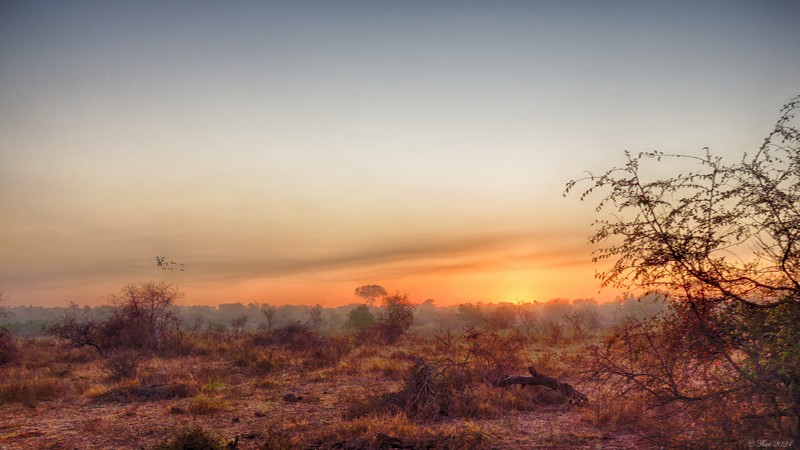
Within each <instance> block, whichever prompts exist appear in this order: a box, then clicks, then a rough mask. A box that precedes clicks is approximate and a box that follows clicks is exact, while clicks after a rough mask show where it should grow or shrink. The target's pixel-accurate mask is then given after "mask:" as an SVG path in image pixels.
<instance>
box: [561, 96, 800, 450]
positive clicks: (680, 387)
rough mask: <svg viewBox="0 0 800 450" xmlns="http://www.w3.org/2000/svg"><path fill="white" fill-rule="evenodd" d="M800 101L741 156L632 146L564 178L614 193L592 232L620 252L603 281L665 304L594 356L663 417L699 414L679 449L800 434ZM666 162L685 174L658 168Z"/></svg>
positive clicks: (600, 368)
mask: <svg viewBox="0 0 800 450" xmlns="http://www.w3.org/2000/svg"><path fill="white" fill-rule="evenodd" d="M798 109H800V97H795V98H794V99H792V100H791V101H790V102H789V103H787V104H786V105H785V106H784V107H783V109H782V111H781V116H780V118H779V119H778V121H777V122H776V124H775V127H774V128H773V130H772V131H771V132H770V134H769V135H768V136H767V138H766V139H765V140H764V142H763V144H762V145H761V146H760V147H759V148H757V149H754V150H755V151H754V152H752V153H750V154H744V155H742V157H741V159H740V160H739V161H738V162H735V163H728V162H723V158H722V157H719V156H715V155H714V154H712V152H711V151H710V150H709V149H705V150H706V151H705V154H704V155H700V156H698V155H674V154H665V153H663V152H658V151H654V152H643V153H639V154H631V153H629V152H626V154H625V156H626V158H627V162H626V164H625V165H624V166H622V167H614V168H612V169H610V170H608V171H606V172H605V173H603V174H600V175H592V174H590V175H589V176H588V177H586V178H584V179H582V180H574V181H571V182H569V183H568V184H567V191H569V190H570V189H572V188H574V187H575V186H576V185H577V184H578V183H580V182H588V184H589V185H588V186H587V187H586V189H584V191H583V193H582V195H581V198H582V199H583V198H586V197H587V196H589V195H591V194H592V193H594V192H598V191H605V193H606V194H605V196H604V197H603V198H601V200H600V201H599V203H598V205H597V208H596V210H597V211H602V210H603V209H604V208H610V209H611V210H612V211H610V212H611V214H610V217H609V218H607V219H604V220H598V221H596V225H597V226H596V227H595V231H594V234H593V235H592V236H591V237H590V239H589V240H590V242H591V243H593V244H601V245H602V246H601V248H599V249H598V250H597V251H596V256H595V258H594V259H595V260H596V261H600V260H609V262H611V265H610V267H609V268H607V269H606V270H605V271H604V272H601V273H600V274H599V278H600V279H601V280H602V284H603V286H613V287H618V288H623V289H626V290H633V291H640V292H644V293H648V294H655V293H659V294H661V295H663V296H664V298H666V299H667V301H668V304H669V307H670V308H669V310H668V311H665V312H664V313H662V315H661V316H660V317H658V318H655V319H647V320H643V321H631V322H629V323H628V324H625V325H624V326H623V327H622V328H621V329H620V330H618V331H617V332H615V333H614V334H613V335H612V337H611V338H610V339H609V341H608V342H607V344H606V346H605V348H603V349H598V351H597V352H596V354H595V363H596V372H597V373H598V374H602V375H604V376H605V377H607V379H608V380H611V381H613V382H614V383H615V385H616V387H617V388H618V390H619V392H621V393H622V392H624V393H628V392H636V393H639V394H641V395H643V396H644V397H645V398H647V399H648V403H649V406H651V407H652V408H650V409H651V410H652V411H653V412H655V413H657V414H658V415H660V416H662V417H673V416H677V415H685V416H687V417H688V420H691V421H692V423H695V424H701V425H699V426H698V427H699V430H698V431H697V432H696V433H694V434H692V435H688V434H686V433H685V432H683V431H682V430H680V429H676V428H673V429H672V430H667V431H666V434H665V437H664V440H665V441H666V440H667V439H673V441H671V442H667V443H668V444H669V445H679V446H687V445H692V444H694V445H698V444H699V445H704V444H707V443H708V442H711V441H713V443H714V444H715V445H717V446H722V445H726V444H730V445H731V446H734V445H740V444H741V442H742V440H743V439H750V438H758V437H761V436H776V437H778V436H780V437H791V438H795V437H800V395H798V393H800V345H798V342H800V234H799V233H798V230H800V209H798V207H797V205H800V125H799V124H798V122H797V112H798ZM665 162H669V163H670V164H678V165H681V166H683V167H681V168H683V169H684V170H683V171H682V172H681V173H679V174H678V175H676V176H672V177H665V178H657V175H658V174H661V173H663V171H661V170H660V169H662V167H659V166H662V165H663V164H664V163H665ZM681 433H683V434H681ZM700 435H702V436H704V438H705V439H708V441H707V442H705V443H703V442H698V439H699V438H697V436H700ZM723 439H725V440H723ZM737 443H738V444H737Z"/></svg>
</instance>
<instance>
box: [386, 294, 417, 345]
mask: <svg viewBox="0 0 800 450" xmlns="http://www.w3.org/2000/svg"><path fill="white" fill-rule="evenodd" d="M383 306H384V309H383V311H381V313H380V314H379V315H378V323H377V328H378V330H379V331H380V333H381V335H382V336H383V339H384V340H385V341H386V342H387V343H393V342H395V341H397V339H399V338H400V336H402V335H404V334H406V332H407V331H408V329H409V328H411V325H413V324H414V306H413V305H412V304H411V302H410V301H409V300H408V296H407V295H405V294H400V293H399V292H398V293H395V294H394V295H390V296H387V297H384V299H383Z"/></svg>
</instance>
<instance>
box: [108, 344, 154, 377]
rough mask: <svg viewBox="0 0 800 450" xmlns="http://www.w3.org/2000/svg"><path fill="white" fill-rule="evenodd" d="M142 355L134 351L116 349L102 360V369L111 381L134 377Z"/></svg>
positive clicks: (142, 357)
mask: <svg viewBox="0 0 800 450" xmlns="http://www.w3.org/2000/svg"><path fill="white" fill-rule="evenodd" d="M143 359H144V355H142V354H141V352H139V351H138V350H135V349H127V348H126V349H116V350H112V351H110V352H108V353H107V354H106V358H105V359H104V360H103V368H104V369H105V371H106V372H107V373H108V377H109V379H111V380H123V379H126V378H134V377H136V373H137V372H138V370H139V365H140V364H141V362H142V360H143Z"/></svg>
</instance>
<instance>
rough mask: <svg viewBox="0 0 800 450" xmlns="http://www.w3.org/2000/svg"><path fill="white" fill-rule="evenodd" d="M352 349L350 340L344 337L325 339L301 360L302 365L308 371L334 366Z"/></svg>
mask: <svg viewBox="0 0 800 450" xmlns="http://www.w3.org/2000/svg"><path fill="white" fill-rule="evenodd" d="M351 349H352V344H351V343H350V340H349V339H347V338H344V337H337V336H330V337H326V338H325V339H324V340H323V341H322V343H320V344H319V345H317V346H315V347H313V349H312V350H311V351H310V352H309V353H308V355H307V356H306V357H305V358H304V359H303V365H304V366H305V367H307V368H309V369H319V368H323V367H330V366H334V365H336V364H338V363H339V361H341V360H342V358H344V356H345V355H347V354H348V353H349V352H350V350H351Z"/></svg>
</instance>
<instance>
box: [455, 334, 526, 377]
mask: <svg viewBox="0 0 800 450" xmlns="http://www.w3.org/2000/svg"><path fill="white" fill-rule="evenodd" d="M465 339H466V352H467V355H468V356H467V357H465V359H467V358H469V359H472V363H471V364H472V368H473V370H474V371H475V372H476V375H478V376H479V377H480V378H481V379H482V380H485V381H496V380H499V379H501V378H504V377H506V376H508V375H510V374H512V373H514V372H516V371H518V370H519V369H520V368H521V367H524V366H525V364H524V358H523V356H522V352H523V350H524V349H525V339H524V337H523V336H522V335H520V334H518V333H515V332H512V333H507V334H501V333H499V332H498V331H495V330H488V331H481V330H477V329H475V328H472V327H469V328H467V330H466V335H465Z"/></svg>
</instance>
